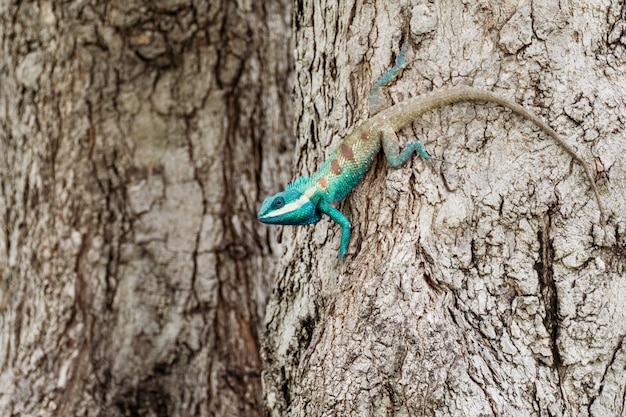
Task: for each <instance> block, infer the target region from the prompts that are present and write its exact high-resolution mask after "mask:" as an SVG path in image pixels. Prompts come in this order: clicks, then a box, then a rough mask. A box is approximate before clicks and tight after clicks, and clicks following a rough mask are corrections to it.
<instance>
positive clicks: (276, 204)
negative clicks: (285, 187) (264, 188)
mask: <svg viewBox="0 0 626 417" xmlns="http://www.w3.org/2000/svg"><path fill="white" fill-rule="evenodd" d="M284 205H285V199H284V198H282V197H276V199H274V202H273V203H272V206H274V208H280V207H282V206H284Z"/></svg>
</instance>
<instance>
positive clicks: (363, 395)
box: [263, 0, 626, 416]
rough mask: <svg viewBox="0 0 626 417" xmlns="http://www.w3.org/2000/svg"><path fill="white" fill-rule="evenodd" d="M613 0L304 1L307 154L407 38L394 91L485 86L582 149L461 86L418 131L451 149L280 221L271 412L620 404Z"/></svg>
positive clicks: (384, 170)
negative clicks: (346, 229)
mask: <svg viewBox="0 0 626 417" xmlns="http://www.w3.org/2000/svg"><path fill="white" fill-rule="evenodd" d="M621 7H622V6H620V4H619V2H617V1H614V2H612V3H610V2H602V3H594V2H552V1H549V0H546V1H542V0H537V1H533V2H524V1H523V2H521V3H520V2H519V1H505V2H489V1H481V2H462V1H452V2H427V1H419V0H418V1H413V2H385V1H375V2H362V1H356V2H354V1H346V2H324V1H322V2H302V3H300V7H299V8H297V9H296V12H295V22H294V23H295V25H294V27H295V28H296V33H295V35H296V45H297V47H296V58H295V63H296V82H295V91H296V97H295V109H296V117H295V120H296V133H297V137H298V145H299V146H297V148H296V154H295V158H296V161H297V164H298V169H297V171H298V173H299V174H310V173H312V172H314V170H315V169H316V168H317V167H319V165H320V164H321V163H322V161H323V160H324V158H325V157H326V156H328V155H329V153H330V152H331V151H332V150H333V149H334V148H335V147H336V146H337V144H338V143H339V141H340V140H341V138H342V137H343V136H345V135H346V134H347V133H348V132H349V131H350V130H351V129H353V128H354V126H355V125H356V124H357V123H358V122H359V120H362V119H365V118H366V117H367V93H368V90H369V86H370V85H372V83H373V82H374V81H375V80H376V79H377V78H378V77H379V76H380V75H381V74H382V73H383V72H385V71H386V70H387V69H389V68H390V67H391V66H392V65H393V58H394V55H395V54H397V53H398V51H399V48H400V45H401V43H402V42H403V40H404V42H406V43H407V45H408V52H407V54H408V61H409V62H410V64H409V65H408V66H407V68H406V69H405V70H404V72H403V74H402V75H401V76H400V77H399V79H398V80H397V81H396V82H395V84H394V85H393V86H392V87H391V88H390V92H389V95H388V99H389V102H390V103H391V102H398V101H401V100H403V99H406V98H408V97H412V96H416V95H418V94H420V93H422V92H425V91H430V90H435V89H438V88H444V87H446V86H450V85H457V84H467V85H473V86H476V87H483V88H486V89H489V90H492V91H495V92H498V93H499V94H501V95H503V96H506V97H509V98H511V99H514V100H516V101H517V102H519V103H522V104H523V105H525V106H526V107H527V108H529V109H530V110H531V111H533V112H535V113H536V114H539V115H540V116H541V117H543V118H544V119H545V120H546V121H547V122H549V124H550V125H551V126H552V127H554V128H555V130H557V131H558V132H559V133H560V134H561V135H563V137H565V138H566V139H567V140H568V142H569V143H571V144H572V145H573V146H574V147H575V148H576V149H577V150H578V152H579V153H580V154H581V155H582V156H583V158H584V159H585V160H587V161H589V162H590V163H593V164H594V166H595V167H596V170H597V172H598V180H599V183H598V184H599V186H600V191H601V196H602V199H603V202H604V204H605V206H606V208H607V212H608V213H607V214H608V215H609V221H608V225H607V226H606V227H605V228H602V227H601V226H600V224H599V212H598V207H597V205H596V203H595V201H594V198H593V194H592V192H591V190H590V188H589V184H588V183H587V180H586V178H585V175H584V172H583V170H582V169H581V167H580V166H577V165H576V164H575V163H573V162H572V160H571V158H570V157H569V156H568V155H567V154H566V152H564V151H563V149H560V148H559V146H557V145H556V144H555V143H554V142H553V141H551V140H550V139H549V138H548V137H547V136H546V135H544V134H543V133H541V132H540V131H538V130H537V129H536V128H535V127H534V126H532V125H531V124H530V123H529V122H527V121H525V120H523V119H521V118H520V117H518V116H515V115H513V114H511V113H510V112H509V111H506V110H504V109H502V108H499V107H498V106H494V105H489V104H459V105H454V106H449V107H447V108H444V109H441V110H439V111H435V112H432V113H431V114H428V115H426V116H425V117H424V118H422V119H421V120H419V121H416V123H415V124H414V125H413V126H412V128H410V129H406V130H405V131H404V132H402V135H401V139H402V140H403V141H405V142H408V141H409V140H411V139H414V138H418V139H419V140H422V141H423V142H424V143H425V144H426V147H427V149H428V151H429V152H430V153H431V155H433V156H434V157H435V158H436V159H435V160H434V161H433V162H432V163H426V162H425V161H423V160H421V159H419V158H418V157H415V158H413V159H412V160H411V162H409V163H408V164H406V166H404V167H402V168H401V169H398V170H392V169H391V168H390V167H389V165H388V164H387V163H386V161H384V159H383V158H382V157H381V158H379V159H378V160H377V162H375V164H374V166H373V168H372V170H371V171H370V173H369V174H368V175H367V176H366V177H365V178H364V180H363V182H362V183H361V184H360V185H359V186H357V188H356V190H355V192H354V193H353V194H352V195H351V196H350V197H349V198H348V199H347V201H346V202H344V203H343V204H341V205H340V208H341V209H342V210H343V211H344V213H346V214H347V216H348V217H349V218H350V219H351V221H352V224H353V234H352V241H351V246H350V249H349V252H348V255H347V257H346V259H345V260H344V261H338V260H337V252H338V246H339V237H340V229H339V227H338V226H337V225H336V224H334V223H332V222H331V221H330V220H329V219H324V220H322V221H321V222H320V223H318V224H316V225H315V226H310V227H298V228H293V227H285V228H284V233H285V238H284V242H285V244H284V246H285V247H286V250H285V256H284V257H283V259H282V261H281V264H280V266H279V269H278V274H277V281H276V283H275V286H276V288H275V296H274V297H273V298H272V299H271V300H270V303H269V306H268V311H267V322H268V334H267V338H266V340H265V342H264V349H263V358H264V365H265V368H264V374H263V375H264V376H263V382H264V389H265V392H264V395H265V401H266V403H267V405H268V408H269V412H270V414H271V415H273V416H284V415H292V416H329V415H342V416H343V415H346V416H347V415H354V416H364V415H368V416H383V415H385V416H423V415H425V416H451V415H453V416H529V415H545V416H547V415H550V416H619V415H624V413H625V412H626V411H625V405H624V398H626V378H624V374H625V369H626V345H625V344H624V335H625V334H626V320H625V319H626V307H625V303H624V297H625V296H626V279H625V278H626V277H625V272H624V271H625V268H624V265H626V262H625V261H626V255H625V254H624V249H625V246H626V240H625V239H624V236H625V234H624V233H625V231H626V222H625V219H626V206H625V205H624V195H626V180H625V179H626V163H625V161H624V158H622V157H621V156H622V155H623V154H624V151H625V150H626V142H625V141H624V140H623V134H624V117H623V115H624V114H626V103H625V100H624V97H626V69H625V68H626V67H625V66H624V65H623V64H624V59H625V56H626V49H625V47H626V44H625V43H624V37H623V35H624V27H626V26H625V20H624V19H625V15H624V12H623V10H622V8H621Z"/></svg>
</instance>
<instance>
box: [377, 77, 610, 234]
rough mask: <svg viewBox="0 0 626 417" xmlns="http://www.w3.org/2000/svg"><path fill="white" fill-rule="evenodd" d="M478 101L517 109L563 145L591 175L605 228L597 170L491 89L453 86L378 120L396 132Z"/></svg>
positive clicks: (386, 112) (524, 112)
mask: <svg viewBox="0 0 626 417" xmlns="http://www.w3.org/2000/svg"><path fill="white" fill-rule="evenodd" d="M476 101H479V102H480V101H482V102H491V103H496V104H500V105H501V106H504V107H507V108H509V109H511V110H513V112H515V113H517V114H519V115H520V116H522V117H524V118H526V119H528V120H530V121H532V122H533V123H535V124H536V125H537V126H539V127H540V128H541V129H543V131H544V132H546V133H547V134H548V135H549V136H550V137H552V139H554V140H555V141H556V142H557V143H558V144H559V145H561V146H562V147H563V149H565V150H566V151H567V153H569V154H570V155H571V156H572V158H574V159H575V160H576V161H577V162H578V163H579V164H580V165H581V166H582V167H583V169H584V170H585V174H587V178H588V179H589V183H590V184H591V188H592V189H593V193H594V195H595V197H596V200H597V202H598V208H599V209H600V222H601V223H602V225H603V226H604V225H605V224H606V216H605V212H604V207H603V205H602V202H601V201H600V194H599V193H598V189H597V187H596V183H595V180H594V176H593V171H592V169H591V167H590V166H589V164H587V163H586V162H585V161H584V160H583V159H582V158H581V157H580V156H579V155H578V154H577V153H576V150H575V149H574V148H572V147H571V146H570V145H569V144H568V143H567V142H565V141H564V140H563V139H562V138H561V137H560V136H559V134H558V133H556V131H554V129H552V128H551V127H550V126H548V125H547V124H546V123H545V122H544V121H543V120H541V119H540V118H539V117H537V116H535V115H534V114H533V113H531V112H529V111H528V110H526V109H525V108H524V107H523V106H521V105H519V104H517V103H516V102H514V101H511V100H507V99H505V98H503V97H500V96H498V95H496V94H494V93H492V92H490V91H487V90H480V89H478V88H473V87H466V86H462V87H453V88H449V89H445V90H438V91H433V92H431V93H427V94H422V95H420V96H418V97H415V98H413V99H410V100H407V101H404V102H400V103H398V104H395V105H394V106H391V107H389V108H387V109H386V110H383V111H382V112H380V113H379V114H378V115H377V116H376V117H382V118H384V119H385V120H386V121H387V122H388V123H389V124H390V125H391V127H392V128H393V129H394V130H395V131H398V130H400V129H402V128H403V127H405V126H406V125H408V124H410V123H412V122H413V121H414V120H415V119H417V118H418V117H420V116H421V115H423V114H424V113H426V112H428V111H430V110H434V109H436V108H439V107H443V106H446V105H449V104H454V103H460V102H476Z"/></svg>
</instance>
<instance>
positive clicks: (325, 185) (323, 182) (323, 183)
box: [317, 177, 328, 190]
mask: <svg viewBox="0 0 626 417" xmlns="http://www.w3.org/2000/svg"><path fill="white" fill-rule="evenodd" d="M317 183H318V184H319V185H320V187H322V188H323V189H324V190H325V189H327V188H328V180H327V179H326V177H321V178H320V179H319V180H317Z"/></svg>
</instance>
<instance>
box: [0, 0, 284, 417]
mask: <svg viewBox="0 0 626 417" xmlns="http://www.w3.org/2000/svg"><path fill="white" fill-rule="evenodd" d="M289 16H290V13H289V7H288V4H287V2H286V1H283V0H270V1H264V2H232V1H214V0H210V1H194V2H180V1H158V2H152V1H143V2H140V1H134V2H133V1H130V2H110V1H109V2H85V1H78V2H51V1H47V0H44V1H39V2H8V1H4V2H0V45H1V47H2V58H1V60H0V86H1V88H0V123H1V128H0V174H1V176H0V216H1V218H0V226H1V227H0V415H3V416H86V415H89V416H157V415H158V416H236V415H240V416H259V415H262V414H263V407H262V401H261V400H262V396H261V365H260V361H259V354H258V342H259V335H260V334H261V333H262V330H263V326H262V322H263V315H264V309H265V305H266V300H267V297H268V296H269V288H270V285H271V281H270V279H271V278H272V276H273V275H274V273H273V271H274V265H275V262H276V257H277V255H278V254H279V253H277V252H276V249H277V248H279V246H278V245H277V244H276V243H275V242H276V238H275V237H273V236H274V235H275V234H276V233H277V231H275V230H268V229H264V228H260V227H259V226H258V223H257V221H256V218H255V216H254V213H255V210H256V208H257V202H258V201H259V199H260V198H261V197H262V195H264V194H266V193H267V192H269V190H271V189H274V188H275V187H277V186H278V184H279V183H282V182H284V181H286V180H287V178H286V177H283V178H281V177H280V176H279V175H276V174H275V173H276V172H280V170H281V167H288V166H290V164H291V160H292V155H293V151H292V146H293V144H292V142H293V137H292V135H291V134H290V131H291V129H290V127H289V126H290V124H291V120H290V117H289V115H290V114H291V111H290V110H289V109H290V107H291V97H290V95H289V94H288V93H289V91H290V90H289V84H290V83H289V82H288V81H287V80H288V76H289V71H290V67H291V65H289V64H290V58H289V56H290V50H291V49H290V30H289V29H290V18H289ZM268 149H269V150H270V151H269V152H268V151H267V150H268ZM283 170H284V168H283Z"/></svg>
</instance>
